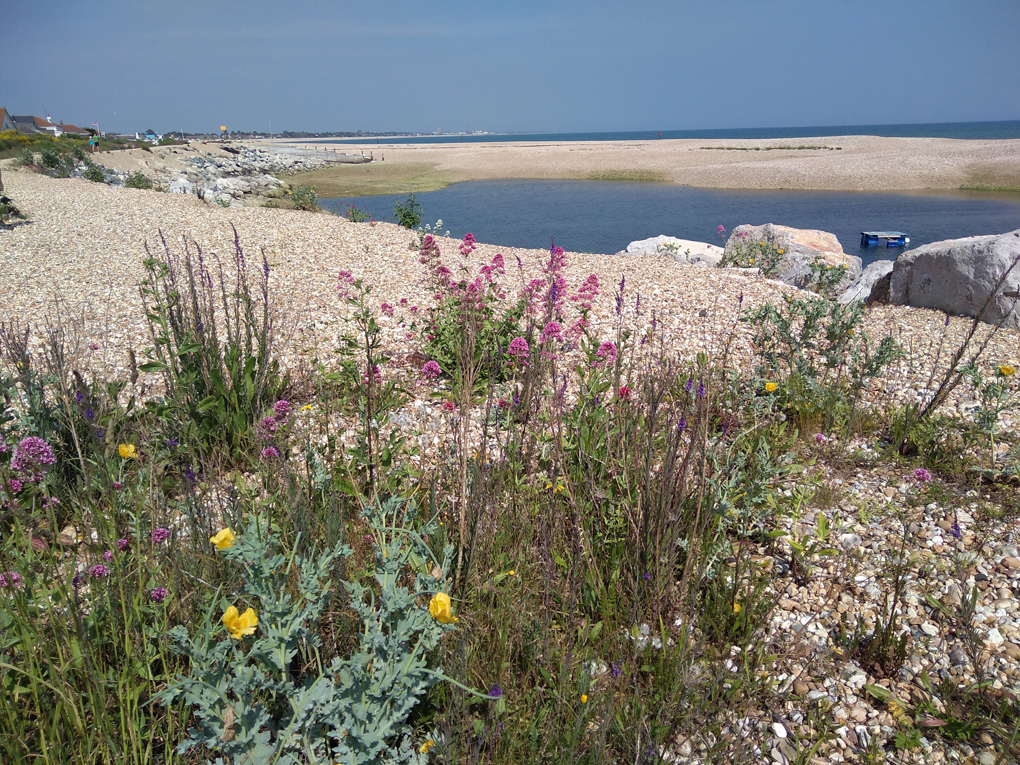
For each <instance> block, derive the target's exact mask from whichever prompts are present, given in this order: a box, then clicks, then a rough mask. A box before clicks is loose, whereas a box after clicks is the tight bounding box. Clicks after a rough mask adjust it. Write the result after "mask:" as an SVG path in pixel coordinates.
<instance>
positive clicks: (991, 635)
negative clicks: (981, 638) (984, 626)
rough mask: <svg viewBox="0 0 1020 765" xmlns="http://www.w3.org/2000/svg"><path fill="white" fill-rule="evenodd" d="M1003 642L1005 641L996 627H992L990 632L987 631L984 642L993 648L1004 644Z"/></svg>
mask: <svg viewBox="0 0 1020 765" xmlns="http://www.w3.org/2000/svg"><path fill="white" fill-rule="evenodd" d="M1005 640H1006V639H1005V638H1004V637H1003V636H1002V633H1001V632H999V630H998V629H997V628H996V627H992V628H991V629H990V630H988V637H987V638H986V642H987V643H988V644H989V645H991V646H992V647H993V648H994V647H998V646H1000V645H1002V644H1003V643H1004V642H1005Z"/></svg>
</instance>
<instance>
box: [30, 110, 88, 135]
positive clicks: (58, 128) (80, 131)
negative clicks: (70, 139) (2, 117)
mask: <svg viewBox="0 0 1020 765" xmlns="http://www.w3.org/2000/svg"><path fill="white" fill-rule="evenodd" d="M13 119H14V124H15V127H16V129H17V130H18V131H19V132H21V133H52V134H53V135H54V137H56V136H61V135H63V134H64V133H67V134H68V135H80V136H88V135H92V134H91V133H90V132H89V131H88V130H86V129H85V128H80V127H78V126H77V125H72V124H70V123H67V124H64V123H63V122H51V121H50V120H49V119H43V118H42V117H35V116H32V115H26V116H17V115H15V116H14V118H13Z"/></svg>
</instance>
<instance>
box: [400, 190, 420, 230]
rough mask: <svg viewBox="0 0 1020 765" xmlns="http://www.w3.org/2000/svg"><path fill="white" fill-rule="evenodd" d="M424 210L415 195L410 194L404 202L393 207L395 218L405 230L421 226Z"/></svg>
mask: <svg viewBox="0 0 1020 765" xmlns="http://www.w3.org/2000/svg"><path fill="white" fill-rule="evenodd" d="M423 214H424V210H422V207H421V205H420V204H418V203H417V202H416V201H415V199H414V194H408V195H407V199H406V200H404V201H403V202H397V203H396V204H395V205H393V217H395V218H396V219H397V223H399V224H400V225H401V226H403V227H404V228H414V227H415V226H418V225H421V219H422V215H423Z"/></svg>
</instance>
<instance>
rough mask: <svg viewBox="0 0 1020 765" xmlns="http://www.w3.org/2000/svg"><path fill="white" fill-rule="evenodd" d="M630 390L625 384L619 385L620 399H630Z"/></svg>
mask: <svg viewBox="0 0 1020 765" xmlns="http://www.w3.org/2000/svg"><path fill="white" fill-rule="evenodd" d="M630 393H631V390H630V388H629V387H628V386H626V385H621V386H620V390H619V396H620V399H621V400H623V401H630Z"/></svg>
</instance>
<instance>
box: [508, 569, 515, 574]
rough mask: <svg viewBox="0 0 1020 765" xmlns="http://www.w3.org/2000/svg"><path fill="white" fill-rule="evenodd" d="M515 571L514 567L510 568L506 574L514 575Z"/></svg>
mask: <svg viewBox="0 0 1020 765" xmlns="http://www.w3.org/2000/svg"><path fill="white" fill-rule="evenodd" d="M515 573H516V572H515V571H514V570H513V569H510V570H509V571H507V572H506V575H507V576H513V575H514V574H515Z"/></svg>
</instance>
